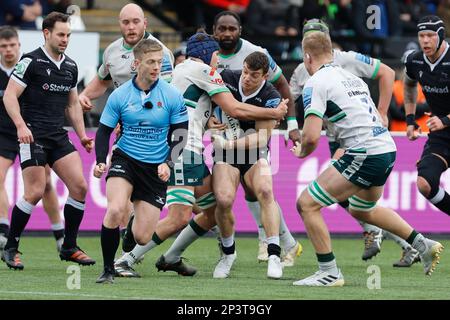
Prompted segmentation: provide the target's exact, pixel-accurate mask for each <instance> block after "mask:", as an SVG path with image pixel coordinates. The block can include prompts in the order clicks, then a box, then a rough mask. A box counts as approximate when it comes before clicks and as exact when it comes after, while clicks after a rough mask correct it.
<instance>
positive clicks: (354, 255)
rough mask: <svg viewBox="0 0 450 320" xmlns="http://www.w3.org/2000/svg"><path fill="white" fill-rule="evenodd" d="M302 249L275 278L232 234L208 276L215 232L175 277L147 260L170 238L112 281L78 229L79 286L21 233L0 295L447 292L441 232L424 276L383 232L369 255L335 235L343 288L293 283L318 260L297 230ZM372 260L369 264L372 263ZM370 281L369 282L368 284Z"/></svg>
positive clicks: (428, 295)
mask: <svg viewBox="0 0 450 320" xmlns="http://www.w3.org/2000/svg"><path fill="white" fill-rule="evenodd" d="M299 240H300V242H301V243H302V245H303V249H304V251H303V254H302V256H301V257H300V258H298V259H297V261H296V265H295V266H294V267H291V268H285V269H284V274H283V278H282V279H281V280H269V279H267V277H266V272H267V264H265V263H258V262H257V261H256V253H257V240H256V238H237V239H236V248H237V254H238V257H237V260H236V262H235V264H234V267H233V270H232V273H231V276H230V278H228V279H221V280H217V279H213V278H212V272H213V270H214V267H215V265H216V262H217V259H218V250H217V243H216V240H215V238H210V237H208V238H204V239H200V240H199V241H197V242H195V243H194V244H193V245H192V246H191V247H190V248H188V250H187V251H186V252H185V256H186V257H188V258H189V261H187V263H188V264H191V265H194V266H195V267H197V268H198V272H197V274H196V275H195V276H194V277H182V276H179V275H177V274H176V273H174V272H165V273H164V272H159V273H158V272H157V270H156V268H155V266H154V263H155V261H156V260H157V259H158V257H159V256H160V255H161V254H162V253H164V252H165V250H166V249H167V248H168V247H169V246H170V244H171V243H172V241H173V239H169V240H168V241H166V242H165V243H163V244H162V245H161V246H159V247H158V248H156V249H154V250H152V251H150V252H149V253H147V254H146V256H145V260H144V262H143V263H142V264H140V265H137V266H136V271H138V272H139V273H140V274H141V276H142V278H140V279H124V278H116V282H115V284H113V285H100V284H96V283H95V280H96V279H97V277H98V275H99V274H100V272H101V271H102V257H101V248H100V239H99V237H82V238H80V239H79V244H80V246H81V248H83V249H84V250H85V251H86V252H87V253H88V254H89V255H90V256H91V257H93V258H94V259H96V260H97V264H96V265H94V266H92V267H81V268H80V280H81V281H80V289H72V290H71V289H69V288H68V286H67V283H68V282H69V284H71V283H72V284H73V283H76V282H74V281H73V278H70V277H71V276H73V275H74V273H73V270H72V271H71V269H70V268H69V269H68V267H69V266H74V264H71V263H67V262H62V261H60V260H59V257H58V256H57V254H56V249H55V242H54V240H53V239H52V238H50V237H48V238H41V237H23V238H22V239H21V247H20V250H21V251H22V252H23V253H24V255H23V256H22V261H23V263H24V265H25V269H24V270H23V271H13V270H9V269H8V268H7V267H6V265H5V264H4V263H3V262H2V263H1V264H0V299H21V300H22V299H26V300H28V299H58V300H59V299H61V300H76V299H175V300H186V299H200V300H210V299H212V300H241V299H246V300H292V299H368V300H374V299H407V300H412V299H420V300H422V299H450V290H449V288H450V277H449V274H450V241H449V240H440V241H441V243H442V244H443V245H444V246H445V247H446V248H447V249H446V250H444V253H443V254H442V256H441V263H440V264H439V265H438V267H437V270H436V271H435V272H434V273H433V275H432V276H425V275H424V273H423V268H422V265H421V264H420V263H418V264H415V265H413V266H412V267H411V268H393V267H392V263H393V262H394V261H396V260H398V258H399V257H400V254H401V250H400V248H399V247H398V246H397V245H396V244H395V243H394V242H392V241H389V240H385V241H384V242H383V245H382V251H381V253H379V254H378V255H377V256H376V257H375V258H373V259H372V260H370V261H369V262H364V261H362V260H361V253H362V249H363V241H362V239H335V240H333V251H334V253H335V255H336V258H337V262H338V266H339V267H340V268H341V270H342V272H343V274H344V278H345V286H344V287H342V288H300V287H296V286H293V285H292V282H293V281H296V280H298V279H300V278H304V277H306V276H309V275H311V274H312V273H314V272H315V271H316V270H317V263H316V258H315V254H314V250H313V248H312V246H311V243H310V242H309V240H308V239H306V238H300V239H299ZM374 266H375V267H374ZM377 267H378V268H379V271H380V278H379V279H380V282H379V284H380V289H369V288H368V283H369V284H372V287H373V285H374V284H376V281H375V282H374V281H373V278H370V277H371V276H373V275H374V273H373V272H374V270H378V268H377ZM369 287H370V285H369Z"/></svg>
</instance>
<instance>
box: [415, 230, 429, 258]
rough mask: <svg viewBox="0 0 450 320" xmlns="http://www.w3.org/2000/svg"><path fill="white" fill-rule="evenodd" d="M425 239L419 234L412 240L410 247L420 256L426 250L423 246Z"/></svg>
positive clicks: (424, 245)
mask: <svg viewBox="0 0 450 320" xmlns="http://www.w3.org/2000/svg"><path fill="white" fill-rule="evenodd" d="M425 240H426V238H425V237H424V236H423V235H422V234H421V233H419V234H417V236H416V237H415V238H414V241H413V244H412V247H413V248H414V249H416V250H417V251H419V252H420V253H421V254H422V253H424V252H425V251H426V250H427V249H428V248H427V246H426V244H425Z"/></svg>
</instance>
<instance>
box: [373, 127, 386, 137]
mask: <svg viewBox="0 0 450 320" xmlns="http://www.w3.org/2000/svg"><path fill="white" fill-rule="evenodd" d="M385 132H387V128H385V127H374V128H372V134H373V136H374V137H376V136H379V135H380V134H383V133H385Z"/></svg>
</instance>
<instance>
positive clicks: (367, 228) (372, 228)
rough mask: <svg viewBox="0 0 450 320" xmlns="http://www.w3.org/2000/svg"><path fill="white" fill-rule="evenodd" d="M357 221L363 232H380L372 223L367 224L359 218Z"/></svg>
mask: <svg viewBox="0 0 450 320" xmlns="http://www.w3.org/2000/svg"><path fill="white" fill-rule="evenodd" d="M358 222H359V224H360V225H361V227H363V229H364V231H365V232H375V233H380V232H381V229H380V228H378V227H377V226H374V225H373V224H369V223H366V222H363V221H360V220H358Z"/></svg>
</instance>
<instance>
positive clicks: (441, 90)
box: [422, 86, 449, 94]
mask: <svg viewBox="0 0 450 320" xmlns="http://www.w3.org/2000/svg"><path fill="white" fill-rule="evenodd" d="M422 89H423V91H424V92H426V93H439V94H444V93H449V90H448V86H445V88H439V87H430V86H423V87H422Z"/></svg>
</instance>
